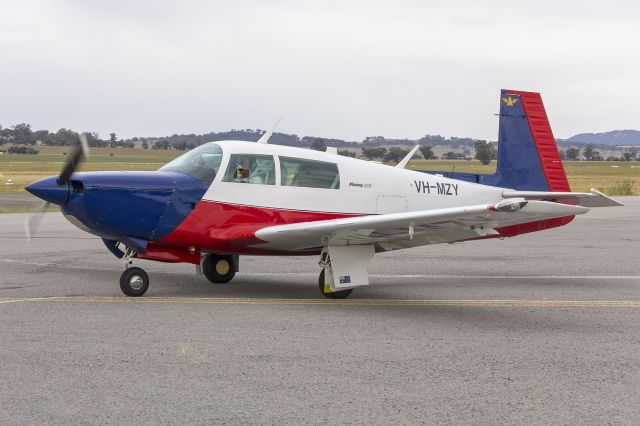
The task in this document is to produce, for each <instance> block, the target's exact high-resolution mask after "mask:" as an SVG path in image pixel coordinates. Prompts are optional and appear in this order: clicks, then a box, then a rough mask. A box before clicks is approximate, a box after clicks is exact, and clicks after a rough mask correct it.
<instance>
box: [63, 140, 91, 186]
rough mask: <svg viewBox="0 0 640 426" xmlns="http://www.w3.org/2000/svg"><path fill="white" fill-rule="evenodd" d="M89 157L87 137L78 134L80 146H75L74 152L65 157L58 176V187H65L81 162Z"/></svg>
mask: <svg viewBox="0 0 640 426" xmlns="http://www.w3.org/2000/svg"><path fill="white" fill-rule="evenodd" d="M88 155H89V144H88V143H87V136H86V135H85V134H84V133H80V145H78V146H76V147H75V148H74V150H73V151H72V152H71V154H69V156H68V157H67V158H68V159H67V163H66V164H65V165H64V167H63V168H62V170H61V171H60V175H59V176H58V185H66V184H67V183H68V182H69V179H70V178H71V175H72V174H73V172H75V171H76V169H77V168H78V166H79V165H80V163H81V162H82V160H84V159H85V158H86V157H87V156H88Z"/></svg>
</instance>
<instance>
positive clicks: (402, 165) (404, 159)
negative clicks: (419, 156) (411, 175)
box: [396, 145, 420, 169]
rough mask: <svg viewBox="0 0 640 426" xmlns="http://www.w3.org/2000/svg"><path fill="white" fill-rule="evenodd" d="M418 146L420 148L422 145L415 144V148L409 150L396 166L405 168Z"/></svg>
mask: <svg viewBox="0 0 640 426" xmlns="http://www.w3.org/2000/svg"><path fill="white" fill-rule="evenodd" d="M418 148H420V145H416V146H414V147H413V149H412V150H411V151H409V153H408V154H407V155H405V156H404V158H403V159H402V160H400V162H399V163H398V164H396V167H397V168H399V169H404V168H405V167H406V165H407V163H408V162H409V160H411V157H413V154H415V153H416V151H417V150H418Z"/></svg>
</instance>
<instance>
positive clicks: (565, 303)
mask: <svg viewBox="0 0 640 426" xmlns="http://www.w3.org/2000/svg"><path fill="white" fill-rule="evenodd" d="M20 302H63V303H167V304H188V305H189V304H191V305H197V304H203V305H346V306H424V307H429V306H434V307H455V306H464V307H479V308H480V307H496V308H618V307H622V308H640V300H395V299H348V300H328V299H248V298H247V299H245V298H217V297H216V298H209V297H139V298H133V297H125V296H122V297H90V296H89V297H84V296H78V297H55V296H53V297H25V298H20V297H0V304H7V303H20Z"/></svg>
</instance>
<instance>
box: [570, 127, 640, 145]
mask: <svg viewBox="0 0 640 426" xmlns="http://www.w3.org/2000/svg"><path fill="white" fill-rule="evenodd" d="M565 141H566V142H584V143H592V144H597V145H607V146H618V145H640V131H638V130H612V131H610V132H604V133H580V134H578V135H575V136H571V137H570V138H569V139H565Z"/></svg>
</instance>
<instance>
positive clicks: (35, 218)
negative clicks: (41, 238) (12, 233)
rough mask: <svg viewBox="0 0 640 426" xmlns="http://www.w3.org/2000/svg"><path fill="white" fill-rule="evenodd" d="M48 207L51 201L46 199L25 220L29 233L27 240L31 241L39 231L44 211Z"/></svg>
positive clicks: (25, 228)
mask: <svg viewBox="0 0 640 426" xmlns="http://www.w3.org/2000/svg"><path fill="white" fill-rule="evenodd" d="M47 208H49V202H48V201H44V202H43V203H42V204H40V207H38V208H37V209H36V210H35V211H34V212H33V213H31V214H30V215H29V217H28V218H27V220H25V221H24V231H25V234H26V235H27V241H29V242H31V237H33V236H34V235H35V234H36V232H37V231H38V227H39V226H40V222H42V218H43V217H44V212H46V211H47Z"/></svg>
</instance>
